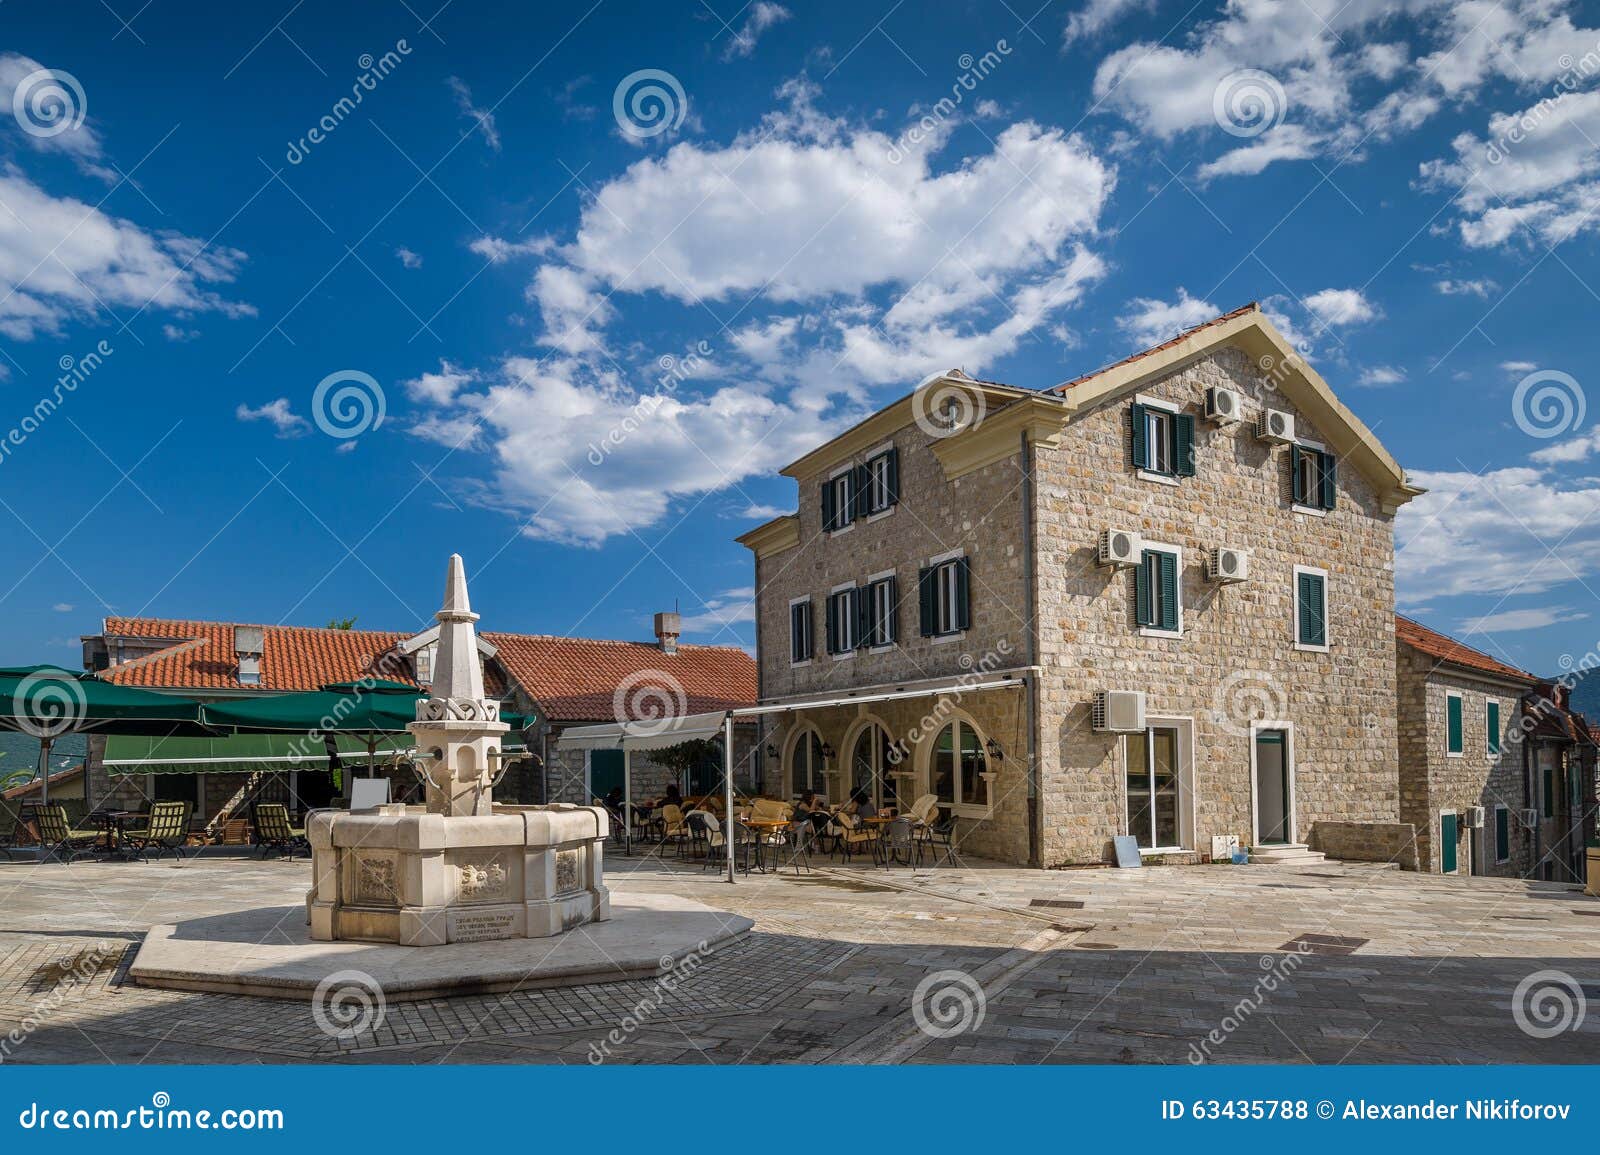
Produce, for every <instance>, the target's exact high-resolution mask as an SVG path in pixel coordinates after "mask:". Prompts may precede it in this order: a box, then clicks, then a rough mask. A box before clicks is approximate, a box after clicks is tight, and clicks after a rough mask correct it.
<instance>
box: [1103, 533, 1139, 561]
mask: <svg viewBox="0 0 1600 1155" xmlns="http://www.w3.org/2000/svg"><path fill="white" fill-rule="evenodd" d="M1143 557H1144V542H1143V541H1142V540H1141V539H1140V537H1139V535H1138V534H1136V533H1134V532H1133V531H1132V530H1128V529H1108V530H1105V531H1103V532H1102V533H1101V534H1100V549H1099V561H1100V564H1101V565H1114V566H1119V567H1120V566H1130V565H1138V564H1139V562H1140V560H1141V559H1142V558H1143Z"/></svg>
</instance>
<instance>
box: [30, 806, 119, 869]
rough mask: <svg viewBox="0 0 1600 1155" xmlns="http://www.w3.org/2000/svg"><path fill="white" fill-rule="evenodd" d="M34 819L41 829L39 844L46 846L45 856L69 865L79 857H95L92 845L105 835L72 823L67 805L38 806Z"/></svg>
mask: <svg viewBox="0 0 1600 1155" xmlns="http://www.w3.org/2000/svg"><path fill="white" fill-rule="evenodd" d="M33 821H34V825H35V827H36V828H37V829H38V831H39V844H40V845H41V846H43V847H44V848H45V857H46V858H54V859H55V860H56V861H57V862H65V863H67V864H68V865H71V864H72V862H74V861H75V860H76V859H79V858H93V857H94V851H93V850H92V847H93V846H94V845H95V844H96V843H97V842H99V841H100V839H101V838H102V837H103V836H102V834H101V832H100V831H98V830H80V829H78V828H77V827H74V826H72V825H70V824H69V823H68V822H67V808H66V807H65V806H40V807H36V808H35V809H34V812H33ZM63 855H65V857H63Z"/></svg>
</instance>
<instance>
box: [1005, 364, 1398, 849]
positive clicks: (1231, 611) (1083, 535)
mask: <svg viewBox="0 0 1600 1155" xmlns="http://www.w3.org/2000/svg"><path fill="white" fill-rule="evenodd" d="M1213 385H1220V386H1225V387H1228V388H1232V389H1235V390H1238V391H1239V392H1240V394H1241V395H1242V397H1243V399H1244V417H1245V420H1244V421H1243V422H1241V423H1239V424H1234V425H1221V424H1214V423H1211V422H1209V421H1207V420H1206V419H1205V418H1204V417H1203V416H1200V413H1201V412H1202V410H1203V405H1204V398H1205V391H1206V389H1207V387H1209V386H1213ZM1139 395H1140V396H1149V397H1153V398H1157V399H1160V400H1164V401H1168V402H1171V403H1174V404H1177V405H1179V406H1181V407H1182V409H1183V411H1185V412H1188V413H1191V414H1196V421H1195V476H1193V477H1186V478H1183V479H1182V480H1181V481H1180V482H1179V483H1178V484H1176V485H1169V484H1162V483H1160V482H1157V481H1152V480H1146V479H1144V478H1141V477H1140V476H1139V475H1138V473H1137V471H1136V470H1135V469H1134V467H1133V463H1132V452H1131V446H1130V440H1131V438H1130V430H1131V427H1130V414H1129V409H1130V403H1131V402H1132V401H1133V400H1134V397H1133V396H1131V395H1130V396H1124V397H1121V398H1118V399H1116V400H1113V401H1108V402H1106V403H1104V404H1102V405H1101V406H1099V407H1097V408H1096V409H1094V410H1091V411H1089V412H1087V413H1084V414H1082V415H1079V416H1077V417H1075V418H1074V419H1073V420H1072V422H1071V424H1070V425H1069V427H1068V429H1067V431H1066V433H1065V434H1064V436H1063V437H1062V439H1061V441H1062V444H1061V447H1060V448H1059V449H1049V448H1041V449H1040V450H1039V451H1038V454H1037V465H1036V471H1035V472H1036V478H1037V484H1036V500H1037V505H1038V513H1037V524H1038V530H1037V539H1038V542H1039V562H1038V574H1039V576H1038V587H1039V595H1038V605H1039V630H1040V657H1039V660H1040V663H1041V664H1042V665H1043V666H1044V667H1045V673H1044V676H1043V679H1042V684H1041V705H1040V713H1041V720H1042V721H1041V725H1042V728H1043V730H1044V735H1045V737H1044V741H1043V745H1042V749H1041V767H1040V770H1041V779H1042V788H1041V792H1042V796H1043V814H1042V817H1041V825H1042V839H1043V861H1044V864H1045V865H1047V866H1053V865H1060V864H1068V863H1077V862H1093V861H1101V860H1105V859H1106V858H1108V857H1109V854H1110V847H1111V839H1112V836H1113V835H1115V834H1118V833H1121V832H1123V831H1124V830H1125V829H1126V825H1127V819H1126V812H1125V807H1126V800H1125V799H1126V796H1125V771H1124V767H1123V750H1124V742H1123V740H1122V739H1121V738H1120V737H1118V736H1116V735H1111V734H1101V733H1095V732H1094V731H1093V730H1092V729H1091V728H1090V719H1089V714H1090V704H1091V701H1092V698H1093V695H1094V694H1095V692H1096V691H1098V690H1105V689H1126V690H1143V691H1144V692H1145V694H1146V701H1147V707H1148V711H1149V713H1150V714H1151V715H1159V716H1167V717H1171V718H1177V719H1183V720H1185V722H1186V724H1187V725H1189V726H1191V727H1192V733H1193V773H1192V777H1191V780H1190V782H1189V783H1188V786H1189V794H1188V799H1189V806H1190V807H1191V809H1190V818H1191V824H1192V830H1191V832H1190V837H1191V838H1192V846H1191V848H1192V849H1201V850H1204V849H1209V846H1210V839H1211V836H1213V835H1219V834H1234V835H1237V836H1238V837H1239V839H1240V841H1241V842H1242V843H1245V844H1249V843H1250V842H1251V841H1252V839H1253V837H1254V835H1253V783H1252V781H1251V769H1250V767H1251V756H1252V738H1251V730H1250V727H1251V724H1252V723H1253V722H1261V721H1274V722H1279V721H1281V722H1284V723H1287V724H1288V725H1289V726H1290V727H1292V738H1293V746H1294V762H1295V778H1294V783H1295V788H1294V819H1295V828H1296V834H1297V836H1298V837H1299V838H1301V839H1304V838H1305V837H1306V836H1307V835H1308V834H1309V832H1310V831H1311V829H1312V828H1313V826H1314V825H1315V824H1316V823H1317V822H1322V821H1341V822H1394V821H1395V820H1396V819H1398V817H1399V813H1398V811H1399V805H1398V797H1397V788H1396V755H1395V725H1394V687H1395V670H1394V661H1393V655H1394V621H1393V607H1394V579H1393V559H1394V526H1393V518H1392V517H1391V516H1390V515H1388V514H1385V513H1384V512H1383V511H1382V509H1381V507H1380V503H1379V500H1378V497H1377V495H1376V494H1375V492H1374V490H1373V488H1372V486H1371V485H1370V484H1369V483H1368V481H1367V480H1366V479H1365V478H1364V477H1362V476H1361V475H1360V474H1359V473H1358V472H1357V471H1356V470H1355V469H1354V468H1353V467H1351V466H1349V465H1348V464H1346V465H1345V466H1344V467H1343V468H1342V469H1340V471H1339V475H1338V482H1339V485H1338V503H1337V507H1336V508H1335V509H1333V510H1331V511H1328V512H1327V513H1326V515H1324V516H1318V515H1316V514H1312V513H1302V512H1298V511H1296V510H1294V509H1292V508H1291V503H1290V500H1289V449H1288V447H1287V446H1274V445H1269V444H1267V443H1265V442H1262V441H1260V440H1258V439H1257V438H1256V437H1255V435H1254V421H1255V417H1256V414H1257V413H1258V412H1259V411H1260V409H1261V408H1262V407H1263V406H1268V407H1271V408H1275V409H1283V410H1288V411H1290V412H1293V413H1294V415H1295V421H1296V431H1297V433H1298V434H1299V436H1300V437H1301V438H1302V439H1304V440H1310V441H1321V440H1323V438H1322V437H1321V434H1320V431H1319V430H1318V429H1317V428H1316V427H1315V426H1314V425H1313V424H1312V423H1311V421H1310V420H1309V418H1307V417H1306V415H1305V414H1304V413H1302V412H1296V411H1295V407H1294V406H1293V405H1291V404H1290V403H1289V401H1288V399H1287V398H1286V397H1285V396H1284V395H1283V394H1281V393H1280V392H1278V391H1277V390H1276V389H1275V388H1273V386H1272V384H1271V382H1270V381H1268V380H1266V379H1264V378H1263V376H1262V375H1261V374H1260V373H1259V372H1258V371H1257V369H1256V367H1255V365H1254V364H1253V363H1252V362H1251V360H1250V359H1249V358H1248V357H1247V356H1246V355H1245V354H1244V353H1242V352H1240V351H1239V350H1236V349H1232V348H1229V349H1223V350H1219V351H1218V352H1216V353H1214V354H1212V355H1209V356H1207V357H1204V358H1201V359H1199V360H1196V361H1193V362H1191V363H1190V364H1188V365H1187V366H1184V367H1181V368H1179V369H1177V370H1174V371H1173V372H1171V373H1169V374H1167V375H1166V376H1164V377H1162V378H1160V379H1158V380H1156V381H1154V382H1152V383H1150V384H1147V385H1145V386H1144V387H1143V388H1141V389H1140V390H1139ZM1111 527H1118V528H1126V529H1130V530H1135V531H1138V532H1139V533H1141V534H1143V535H1144V536H1145V537H1146V538H1147V539H1148V540H1152V541H1155V542H1159V543H1162V544H1166V545H1170V546H1176V547H1178V549H1179V550H1180V551H1181V563H1180V570H1181V573H1180V583H1181V587H1182V602H1183V607H1184V608H1183V636H1182V637H1181V638H1176V639H1174V638H1167V637H1151V636H1144V635H1142V634H1141V632H1140V631H1139V629H1138V628H1137V627H1136V626H1135V625H1134V620H1133V615H1134V611H1133V578H1132V575H1131V573H1130V572H1129V571H1127V570H1111V569H1107V568H1103V567H1101V566H1098V565H1096V564H1095V548H1096V543H1097V540H1098V538H1099V535H1100V533H1101V531H1102V530H1104V529H1107V528H1111ZM1223 545H1225V546H1232V547H1237V548H1243V549H1248V550H1251V551H1252V556H1251V562H1250V569H1251V572H1250V579H1249V581H1247V582H1244V583H1241V584H1238V585H1217V584H1215V583H1212V582H1210V581H1208V580H1207V579H1206V577H1205V572H1204V556H1205V554H1206V552H1207V551H1208V550H1210V549H1211V548H1212V547H1215V546H1223ZM1297 564H1298V565H1306V566H1312V567H1316V568H1320V569H1325V570H1327V571H1328V582H1327V586H1328V606H1329V619H1330V620H1329V627H1328V633H1329V641H1330V649H1329V652H1326V653H1322V652H1315V651H1307V650H1300V649H1297V648H1296V646H1295V640H1296V639H1295V634H1294V629H1293V607H1294V572H1293V567H1294V566H1295V565H1297Z"/></svg>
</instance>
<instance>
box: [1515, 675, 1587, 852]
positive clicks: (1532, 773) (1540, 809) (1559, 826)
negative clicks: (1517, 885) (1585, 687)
mask: <svg viewBox="0 0 1600 1155" xmlns="http://www.w3.org/2000/svg"><path fill="white" fill-rule="evenodd" d="M1519 730H1520V732H1521V734H1522V745H1523V748H1524V750H1523V760H1524V764H1525V766H1526V768H1527V790H1528V806H1529V807H1530V808H1531V809H1530V818H1531V819H1532V820H1533V828H1534V831H1535V835H1536V837H1535V841H1534V866H1533V871H1532V872H1531V874H1530V877H1536V878H1541V879H1545V880H1547V881H1554V882H1583V881H1585V876H1586V867H1585V863H1584V853H1585V847H1586V846H1587V844H1588V841H1589V840H1590V839H1592V838H1593V837H1594V835H1595V805H1596V800H1595V769H1596V763H1597V761H1600V747H1597V745H1596V740H1595V735H1594V731H1593V730H1592V729H1591V728H1590V726H1589V722H1588V720H1587V719H1586V718H1585V717H1584V716H1583V715H1582V714H1578V713H1575V712H1574V711H1573V710H1572V700H1571V686H1570V685H1569V684H1567V683H1566V682H1565V681H1553V682H1552V681H1542V682H1540V683H1539V685H1537V686H1535V687H1534V688H1533V690H1532V691H1531V692H1529V693H1528V694H1527V696H1526V697H1524V699H1523V703H1522V722H1521V725H1520V727H1519Z"/></svg>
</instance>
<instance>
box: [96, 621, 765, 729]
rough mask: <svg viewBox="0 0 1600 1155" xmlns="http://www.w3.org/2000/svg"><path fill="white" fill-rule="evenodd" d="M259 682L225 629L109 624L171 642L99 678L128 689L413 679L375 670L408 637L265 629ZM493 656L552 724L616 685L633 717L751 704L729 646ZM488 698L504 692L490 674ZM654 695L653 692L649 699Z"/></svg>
mask: <svg viewBox="0 0 1600 1155" xmlns="http://www.w3.org/2000/svg"><path fill="white" fill-rule="evenodd" d="M261 629H262V631H263V649H264V651H265V652H264V653H263V654H262V658H261V681H260V684H259V685H244V684H242V683H240V681H239V679H238V676H237V675H238V663H237V661H236V659H235V657H234V652H233V630H234V623H232V622H188V621H167V620H161V619H154V618H107V619H106V621H105V632H106V634H107V636H110V637H130V638H150V639H157V640H161V641H165V642H169V643H170V644H169V645H167V646H166V647H165V648H163V649H161V650H159V651H157V652H156V653H154V654H151V655H149V656H147V657H143V658H137V659H135V660H133V661H130V662H125V663H123V664H121V665H118V666H114V667H112V668H111V669H110V670H108V671H106V672H105V674H104V675H103V676H104V677H106V678H107V679H109V680H110V681H113V682H120V683H122V684H123V685H129V686H146V687H151V688H159V689H175V690H190V691H195V692H201V693H203V692H204V691H205V690H260V691H269V692H288V691H294V690H314V689H316V688H317V687H319V686H324V685H327V684H328V683H330V682H349V681H354V680H356V679H358V678H360V677H362V676H363V675H365V674H369V673H377V674H380V675H381V676H383V677H385V678H391V679H394V680H398V681H410V680H411V678H410V676H409V674H408V673H407V672H405V670H404V669H403V668H400V669H391V668H390V667H389V666H388V665H387V664H384V665H379V664H378V659H379V657H380V656H381V655H383V654H386V653H388V652H389V651H391V650H393V648H394V647H395V645H396V644H397V643H399V642H401V641H403V640H405V639H406V638H407V637H409V636H410V635H408V634H402V633H394V632H389V631H379V630H330V629H316V628H308V627H302V626H263V627H261ZM481 636H482V637H483V639H484V640H485V641H487V642H488V643H489V644H490V645H492V646H494V647H495V648H496V649H497V650H498V651H499V654H498V663H499V666H500V667H501V668H503V669H504V670H505V672H506V673H507V674H509V676H510V678H511V680H512V681H514V682H515V683H516V684H517V685H518V686H519V687H521V688H522V690H523V691H524V692H525V693H526V694H527V695H528V696H529V697H530V698H532V699H533V701H535V702H537V703H538V704H539V706H540V707H542V708H543V710H544V711H545V713H546V715H547V716H548V717H549V718H550V719H551V720H552V721H555V722H574V721H586V722H601V721H610V720H611V719H612V717H613V714H614V707H613V698H614V696H615V695H616V694H617V692H618V688H619V687H623V690H622V692H623V695H624V698H625V700H626V701H627V702H628V703H629V707H630V711H631V712H632V713H633V715H634V716H641V715H639V713H638V711H639V710H641V709H648V708H649V707H650V705H651V703H652V702H657V703H665V705H666V708H667V709H669V710H671V711H673V712H676V713H683V712H688V713H695V712H698V711H702V710H719V709H725V708H727V707H730V706H750V705H754V704H755V700H756V665H755V662H754V661H753V660H752V659H751V657H750V655H749V654H747V653H745V651H744V650H741V649H738V648H736V647H732V646H686V645H680V646H679V647H678V650H677V653H676V654H670V655H669V654H666V653H663V652H662V650H661V648H660V647H659V646H657V645H656V644H655V643H653V642H617V641H604V640H597V639H592V638H564V637H556V636H553V635H548V634H501V633H488V632H485V633H484V634H482V635H481ZM486 680H487V682H488V689H489V692H490V693H497V694H503V693H505V692H506V686H505V682H504V681H503V679H502V678H501V677H500V676H499V671H498V670H497V669H495V666H494V663H490V665H489V666H488V667H487V679H486ZM652 690H656V691H659V692H658V693H652Z"/></svg>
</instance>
